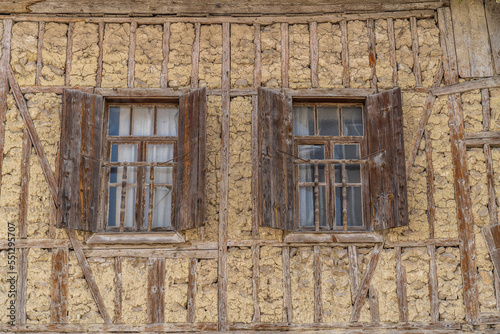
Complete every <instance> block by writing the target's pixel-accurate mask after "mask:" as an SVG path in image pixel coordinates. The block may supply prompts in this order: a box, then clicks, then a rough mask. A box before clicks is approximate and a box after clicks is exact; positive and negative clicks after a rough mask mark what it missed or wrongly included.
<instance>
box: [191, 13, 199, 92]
mask: <svg viewBox="0 0 500 334" xmlns="http://www.w3.org/2000/svg"><path fill="white" fill-rule="evenodd" d="M200 30H201V24H200V23H199V22H196V23H195V24H194V45H193V55H192V56H191V61H192V65H191V88H192V89H196V88H198V68H199V65H200Z"/></svg>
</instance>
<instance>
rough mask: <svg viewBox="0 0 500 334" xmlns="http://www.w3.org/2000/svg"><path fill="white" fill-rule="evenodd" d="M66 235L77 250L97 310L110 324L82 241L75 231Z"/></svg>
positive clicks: (67, 231) (77, 257)
mask: <svg viewBox="0 0 500 334" xmlns="http://www.w3.org/2000/svg"><path fill="white" fill-rule="evenodd" d="M65 230H66V234H67V235H68V238H69V240H70V241H71V244H72V245H73V249H74V250H75V255H76V259H77V260H78V263H79V264H80V267H81V268H82V272H83V276H85V280H86V281H87V284H88V286H89V289H90V293H91V294H92V297H94V300H95V302H96V304H97V308H98V309H99V312H100V313H101V316H102V319H103V320H104V322H105V323H107V324H110V323H111V318H110V317H109V313H108V310H107V309H106V305H105V304H104V300H103V299H102V296H101V293H100V292H99V287H98V286H97V283H96V281H95V279H94V274H92V269H91V268H90V265H89V263H88V261H87V258H86V256H85V254H84V253H83V248H82V244H81V242H80V240H78V237H77V235H76V232H75V230H70V229H65Z"/></svg>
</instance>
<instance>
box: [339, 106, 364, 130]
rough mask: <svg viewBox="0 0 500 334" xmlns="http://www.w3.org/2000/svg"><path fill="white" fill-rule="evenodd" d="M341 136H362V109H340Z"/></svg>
mask: <svg viewBox="0 0 500 334" xmlns="http://www.w3.org/2000/svg"><path fill="white" fill-rule="evenodd" d="M342 134H343V135H344V136H362V135H363V109H362V108H361V107H345V108H342Z"/></svg>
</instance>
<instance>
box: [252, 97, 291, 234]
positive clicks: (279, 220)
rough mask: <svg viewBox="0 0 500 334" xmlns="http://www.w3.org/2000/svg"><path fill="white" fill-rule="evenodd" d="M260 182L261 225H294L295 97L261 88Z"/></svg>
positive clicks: (283, 226) (277, 226) (274, 226)
mask: <svg viewBox="0 0 500 334" xmlns="http://www.w3.org/2000/svg"><path fill="white" fill-rule="evenodd" d="M257 126H258V129H259V138H258V152H259V167H258V171H257V172H258V173H259V175H258V184H259V186H258V187H259V189H258V191H259V194H258V195H257V196H258V198H259V211H260V214H259V219H260V222H259V223H260V225H262V226H267V227H273V228H279V229H285V230H292V229H293V204H294V192H295V190H294V186H293V156H292V155H293V129H292V99H291V97H290V96H286V95H283V94H281V93H279V92H276V91H273V90H270V89H264V88H259V117H258V124H257Z"/></svg>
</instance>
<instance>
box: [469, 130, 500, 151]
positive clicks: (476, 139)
mask: <svg viewBox="0 0 500 334" xmlns="http://www.w3.org/2000/svg"><path fill="white" fill-rule="evenodd" d="M465 144H466V145H467V146H470V147H483V145H484V144H489V145H500V131H479V132H471V133H465Z"/></svg>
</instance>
